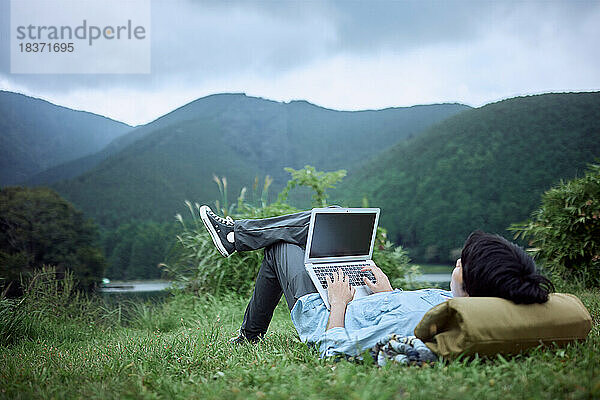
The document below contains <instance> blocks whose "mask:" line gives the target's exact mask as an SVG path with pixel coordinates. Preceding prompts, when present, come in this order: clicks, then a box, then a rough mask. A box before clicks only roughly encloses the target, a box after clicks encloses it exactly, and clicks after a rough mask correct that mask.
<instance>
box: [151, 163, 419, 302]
mask: <svg viewBox="0 0 600 400" xmlns="http://www.w3.org/2000/svg"><path fill="white" fill-rule="evenodd" d="M286 170H288V172H290V173H291V174H292V179H291V180H290V181H289V182H288V185H287V186H286V188H285V189H284V190H283V191H282V192H281V193H280V194H279V195H278V197H277V201H276V202H274V203H272V204H266V197H267V196H266V194H265V191H266V189H268V185H269V184H270V180H269V179H268V178H267V179H266V180H265V189H263V194H262V196H261V199H260V202H259V204H256V205H253V204H250V203H248V202H246V201H245V193H246V189H245V188H244V189H242V191H241V193H240V196H239V198H238V201H237V204H236V205H235V206H234V207H231V206H230V207H227V206H226V207H223V208H220V207H219V204H217V209H220V211H221V213H223V214H227V213H229V214H231V216H232V217H233V218H234V219H251V218H268V217H275V216H279V215H285V214H290V213H294V212H298V211H300V210H298V209H296V208H294V207H292V206H290V205H289V204H287V203H286V201H287V196H288V194H289V192H290V190H291V189H292V188H294V187H296V186H308V187H310V188H312V189H313V190H314V191H315V192H316V195H315V196H314V197H313V201H314V203H315V204H314V205H315V206H326V205H327V203H326V199H327V194H326V193H325V189H326V188H329V187H333V185H334V184H335V183H336V182H338V181H339V180H341V179H342V178H343V176H344V174H345V171H336V172H327V173H325V172H320V171H315V169H314V168H313V167H310V166H307V167H305V168H304V169H303V170H299V171H295V170H291V169H286ZM215 181H217V179H216V180H215ZM224 186H225V185H222V186H221V185H220V186H219V187H220V188H222V187H224ZM255 186H256V185H255ZM255 189H256V188H255ZM185 204H186V206H187V208H188V211H189V213H190V215H191V222H189V221H186V220H184V219H183V217H182V216H181V215H180V214H177V215H176V219H177V221H179V223H180V224H181V227H182V232H181V233H180V234H179V235H177V240H178V243H179V251H178V252H177V254H176V256H175V257H174V258H173V259H172V260H171V261H170V262H169V263H167V264H162V266H163V267H164V268H165V269H166V270H167V271H168V272H170V273H171V274H172V275H173V276H174V277H175V278H176V279H178V280H180V281H183V282H184V283H185V284H186V285H187V287H188V288H189V289H191V290H193V291H195V292H197V291H204V292H210V293H213V294H216V293H220V292H223V291H225V292H229V291H233V292H237V293H241V294H244V295H248V294H250V293H251V291H252V289H253V288H254V281H255V279H256V275H257V274H258V270H259V268H260V264H261V262H262V259H263V252H262V251H245V252H236V253H234V254H232V255H231V256H230V257H228V258H223V257H222V256H221V254H220V253H219V252H218V251H217V250H216V248H215V246H214V245H213V243H212V240H211V238H210V236H209V234H208V233H207V232H206V229H205V228H204V225H203V223H202V221H201V220H200V219H199V217H198V214H199V209H200V205H199V204H198V203H195V204H194V205H192V203H191V202H189V201H186V202H185ZM223 205H227V202H226V200H225V197H224V196H223ZM373 259H374V261H375V262H376V263H377V265H378V266H379V267H380V268H381V269H382V270H383V271H384V272H385V273H386V274H387V275H388V277H389V278H390V281H391V283H392V285H394V286H396V287H404V288H406V287H411V286H413V285H414V276H415V275H416V274H418V273H419V271H418V267H417V266H412V267H411V266H409V258H408V256H407V253H406V251H405V250H404V249H402V248H400V247H396V246H395V245H393V244H392V243H391V242H390V241H388V240H387V235H386V231H385V229H383V228H379V229H378V232H377V237H376V246H375V249H374V253H373Z"/></svg>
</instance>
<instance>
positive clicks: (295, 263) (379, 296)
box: [200, 206, 554, 357]
mask: <svg viewBox="0 0 600 400" xmlns="http://www.w3.org/2000/svg"><path fill="white" fill-rule="evenodd" d="M310 214H311V213H310V211H306V212H300V213H296V214H290V215H285V216H281V217H274V218H266V219H255V220H237V221H233V220H232V219H231V218H230V217H228V218H226V219H225V218H221V217H219V216H217V215H216V214H214V213H213V212H212V211H211V210H210V208H209V207H208V206H202V207H201V208H200V216H201V218H202V221H203V222H204V225H205V226H206V229H207V230H208V232H209V233H210V235H211V237H212V239H213V242H214V244H215V246H216V247H217V249H218V250H219V252H220V253H221V254H222V255H223V256H224V257H228V256H229V255H231V254H232V253H234V252H235V251H247V250H256V249H261V248H264V249H265V250H264V253H265V254H264V260H263V262H262V265H261V267H260V270H259V271H258V276H257V278H256V284H255V287H254V293H253V294H252V298H251V299H250V303H249V304H248V307H247V308H246V312H245V314H244V320H243V322H242V326H241V328H240V333H239V336H238V337H236V338H234V339H232V341H233V342H236V343H241V342H244V341H250V342H256V341H258V340H259V339H260V338H261V337H263V336H264V334H265V333H266V332H267V328H268V327H269V323H270V322H271V318H272V317H273V311H274V310H275V307H276V306H277V303H278V302H279V299H280V298H281V294H282V293H283V294H284V295H285V299H286V301H287V304H288V307H289V309H290V314H291V318H292V322H293V323H294V326H295V327H296V330H297V331H298V334H299V335H300V339H301V340H302V341H303V342H305V343H307V344H309V345H317V346H318V348H319V352H320V354H321V356H322V357H327V356H331V355H336V354H347V355H350V356H353V355H358V354H360V353H362V352H363V351H364V350H366V349H369V348H371V347H373V346H374V345H375V344H377V342H378V341H379V340H380V339H382V338H384V337H386V336H387V335H390V334H396V335H400V336H412V335H414V329H415V327H416V325H417V324H418V323H419V321H420V320H421V318H422V317H423V315H424V314H425V313H426V312H427V311H428V310H429V309H430V308H431V307H434V306H436V305H438V304H440V303H442V302H443V301H445V300H448V299H450V298H452V297H466V296H494V297H502V298H505V299H508V300H512V301H514V302H515V303H544V302H546V301H547V300H548V294H549V292H550V291H552V290H554V287H553V285H552V283H551V282H550V281H549V280H548V279H547V278H545V277H544V276H542V275H540V274H538V273H537V272H536V266H535V263H534V261H533V259H532V258H531V257H530V256H529V255H528V254H527V253H525V251H523V249H521V248H520V247H518V246H517V245H515V244H513V243H510V242H509V241H507V240H506V239H504V238H502V237H500V236H497V235H491V234H487V233H483V232H481V231H476V232H473V233H472V234H471V235H470V236H469V237H468V238H467V240H466V242H465V245H464V247H463V249H462V254H461V258H459V259H458V260H457V261H456V267H455V268H454V271H453V272H452V280H451V283H450V289H451V291H446V290H441V289H422V290H415V291H402V290H401V289H395V290H394V289H393V288H392V286H391V285H390V282H389V280H388V278H387V276H386V275H385V274H384V273H383V272H382V271H381V269H379V268H378V267H366V268H365V270H367V269H368V270H370V271H371V272H372V273H373V275H374V277H375V281H376V282H375V283H374V282H372V281H370V280H368V279H367V278H364V279H365V284H366V285H367V286H368V287H369V288H371V290H372V291H373V292H374V295H370V296H365V297H360V298H357V299H354V300H353V297H354V288H353V287H352V286H351V285H350V284H349V283H348V280H347V279H346V277H345V276H344V274H343V273H342V272H341V270H340V271H338V273H337V274H336V273H334V274H333V276H332V278H331V279H328V299H329V303H330V304H331V311H329V310H327V307H326V306H325V304H324V303H323V300H322V299H321V297H320V295H319V294H318V292H317V289H316V288H315V286H314V284H313V282H312V281H311V279H310V277H309V275H308V273H307V272H306V270H305V268H304V248H305V246H306V239H307V234H308V226H309V222H310Z"/></svg>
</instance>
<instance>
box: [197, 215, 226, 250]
mask: <svg viewBox="0 0 600 400" xmlns="http://www.w3.org/2000/svg"><path fill="white" fill-rule="evenodd" d="M207 208H208V207H207V206H202V207H200V219H201V220H202V223H203V224H204V227H205V228H206V230H207V231H208V233H209V234H210V237H211V239H212V241H213V243H214V245H215V247H216V248H217V250H219V253H221V255H222V256H223V257H229V256H230V255H231V254H229V253H228V252H227V250H225V246H223V243H221V239H220V238H219V234H218V233H217V231H215V228H214V227H213V226H212V222H210V218H209V217H208V214H207V213H206V209H207Z"/></svg>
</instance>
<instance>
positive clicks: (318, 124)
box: [53, 93, 469, 226]
mask: <svg viewBox="0 0 600 400" xmlns="http://www.w3.org/2000/svg"><path fill="white" fill-rule="evenodd" d="M468 108H469V107H467V106H464V105H460V104H438V105H427V106H414V107H407V108H389V109H385V110H377V111H356V112H347V111H334V110H329V109H325V108H321V107H318V106H315V105H313V104H310V103H308V102H305V101H293V102H290V103H280V102H275V101H270V100H265V99H261V98H255V97H248V96H246V95H244V94H235V93H234V94H220V95H212V96H208V97H204V98H201V99H198V100H196V101H194V102H192V103H189V104H187V105H185V106H183V107H181V108H179V109H177V110H174V111H173V112H171V113H169V114H166V115H165V116H163V117H161V118H159V119H157V120H156V121H154V122H152V123H150V124H147V125H145V126H142V127H139V128H137V129H135V130H133V131H131V132H129V133H128V134H127V135H125V136H122V137H121V138H119V139H117V140H115V141H113V142H112V143H111V144H110V145H109V147H107V148H106V149H105V150H103V157H105V158H103V159H102V160H101V162H100V163H98V164H97V165H95V166H93V167H92V168H91V169H90V170H89V171H88V172H86V173H85V174H83V175H81V176H78V177H76V178H74V179H71V180H67V181H61V182H58V183H55V184H53V187H54V188H56V189H57V190H58V191H59V192H60V193H61V194H63V195H64V196H66V197H67V198H68V199H69V200H71V201H73V202H74V203H75V204H77V205H78V206H79V207H81V208H82V209H83V210H84V211H86V212H87V213H88V214H89V215H91V216H93V217H95V218H96V220H97V221H98V222H99V223H101V224H102V225H104V226H116V225H118V224H120V223H122V222H126V221H128V220H130V219H152V220H156V221H161V220H168V219H170V218H171V217H172V215H173V214H174V213H175V212H176V211H177V210H180V209H181V204H182V201H183V200H184V199H191V200H196V201H201V202H211V203H212V202H213V201H214V200H215V199H217V198H220V195H219V192H218V188H217V186H216V184H215V183H214V182H213V173H215V174H218V175H219V176H226V177H227V179H228V183H229V188H230V189H229V196H230V198H232V197H234V196H237V194H238V193H239V190H240V188H241V187H242V186H248V185H251V184H252V182H253V181H254V177H255V176H264V175H266V174H269V175H271V176H273V177H274V179H275V182H274V185H273V189H274V190H276V189H277V188H281V187H282V186H283V184H284V183H285V181H286V180H287V178H288V176H287V173H285V172H284V171H283V168H284V167H292V168H301V167H303V166H304V165H306V164H310V165H314V166H316V167H317V168H318V169H321V170H333V169H339V168H346V169H349V170H353V169H356V168H358V165H360V164H362V163H363V162H364V160H366V159H367V158H370V157H372V156H373V155H375V154H377V153H379V152H381V151H382V150H384V149H386V148H388V147H389V146H391V145H393V144H395V143H398V142H399V141H401V140H403V139H405V138H407V137H409V136H411V135H417V134H418V133H419V132H420V131H422V130H423V129H425V128H427V127H428V126H430V125H431V124H433V123H435V122H437V121H441V120H443V119H445V118H447V117H449V116H451V115H454V114H456V113H458V112H461V111H463V110H466V109H468ZM88 159H89V158H88Z"/></svg>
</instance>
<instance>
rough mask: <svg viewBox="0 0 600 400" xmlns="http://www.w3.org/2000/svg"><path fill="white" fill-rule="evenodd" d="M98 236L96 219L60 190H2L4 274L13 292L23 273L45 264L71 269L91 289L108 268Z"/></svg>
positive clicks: (0, 272)
mask: <svg viewBox="0 0 600 400" xmlns="http://www.w3.org/2000/svg"><path fill="white" fill-rule="evenodd" d="M96 240H97V229H96V226H95V225H94V223H93V222H91V221H90V220H87V219H85V218H84V216H83V214H82V213H81V212H80V211H78V210H76V209H75V207H73V205H72V204H70V203H69V202H67V201H66V200H64V199H63V198H61V197H60V196H59V195H58V194H57V193H56V192H54V191H52V190H50V189H47V188H22V187H8V188H4V189H2V190H0V277H1V278H2V280H3V282H2V283H1V284H2V285H3V286H6V285H10V289H9V293H10V294H11V295H17V294H19V292H20V287H19V285H20V284H19V281H20V279H19V276H20V275H21V274H28V273H31V272H32V271H33V270H34V269H35V268H41V267H42V266H44V265H53V266H56V268H57V270H58V271H63V272H64V271H65V270H67V269H68V270H71V271H73V273H74V275H75V277H76V279H77V280H78V281H79V284H80V285H81V288H82V289H87V290H90V289H93V288H94V287H95V286H96V285H97V284H98V283H99V281H100V279H101V278H102V275H103V273H104V268H105V260H104V256H103V255H102V252H101V250H100V249H99V248H98V247H97V245H96Z"/></svg>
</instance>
